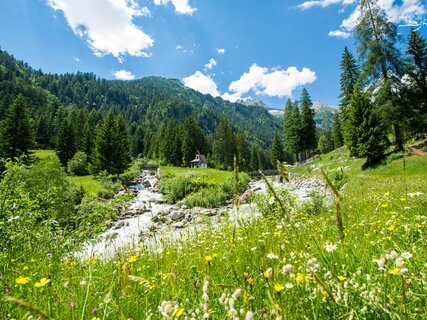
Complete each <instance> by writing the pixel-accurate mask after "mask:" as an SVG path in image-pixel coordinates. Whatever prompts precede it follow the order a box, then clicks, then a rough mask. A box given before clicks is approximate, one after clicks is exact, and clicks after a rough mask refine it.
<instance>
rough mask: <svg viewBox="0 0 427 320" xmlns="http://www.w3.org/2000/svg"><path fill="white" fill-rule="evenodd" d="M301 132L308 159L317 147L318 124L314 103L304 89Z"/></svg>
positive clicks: (302, 143) (301, 101) (302, 145)
mask: <svg viewBox="0 0 427 320" xmlns="http://www.w3.org/2000/svg"><path fill="white" fill-rule="evenodd" d="M300 105H301V130H300V145H301V148H302V151H303V152H304V153H305V155H306V157H307V156H308V155H309V154H310V152H311V151H312V150H314V149H316V147H317V138H316V122H315V121H314V109H313V108H312V107H313V102H312V101H311V98H310V95H309V94H308V91H307V90H306V89H305V88H304V89H303V90H302V93H301V100H300Z"/></svg>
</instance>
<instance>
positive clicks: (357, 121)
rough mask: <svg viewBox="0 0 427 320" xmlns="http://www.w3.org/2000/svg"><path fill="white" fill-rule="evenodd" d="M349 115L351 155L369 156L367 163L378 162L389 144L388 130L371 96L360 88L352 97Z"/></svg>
mask: <svg viewBox="0 0 427 320" xmlns="http://www.w3.org/2000/svg"><path fill="white" fill-rule="evenodd" d="M348 117H349V124H350V126H349V128H352V129H351V133H350V134H349V137H351V139H350V145H349V146H348V147H349V150H350V155H352V156H356V157H367V161H366V163H367V165H371V164H373V163H375V162H377V161H378V160H379V159H380V158H381V157H382V155H383V154H384V151H385V150H386V148H387V146H388V140H387V136H386V131H385V130H384V127H383V126H382V124H381V121H380V120H379V118H378V115H377V114H376V113H375V112H374V106H373V104H372V103H371V101H370V98H369V96H368V95H367V94H366V93H363V92H361V91H360V89H358V88H356V89H355V91H354V93H353V96H352V98H351V101H350V107H349V114H348Z"/></svg>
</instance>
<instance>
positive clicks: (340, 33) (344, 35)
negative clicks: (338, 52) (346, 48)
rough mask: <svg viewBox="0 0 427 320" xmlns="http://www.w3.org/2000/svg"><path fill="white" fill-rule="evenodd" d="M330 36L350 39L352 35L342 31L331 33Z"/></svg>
mask: <svg viewBox="0 0 427 320" xmlns="http://www.w3.org/2000/svg"><path fill="white" fill-rule="evenodd" d="M328 35H329V36H330V37H336V38H343V39H348V38H350V36H351V33H350V32H346V31H341V30H334V31H329V33H328Z"/></svg>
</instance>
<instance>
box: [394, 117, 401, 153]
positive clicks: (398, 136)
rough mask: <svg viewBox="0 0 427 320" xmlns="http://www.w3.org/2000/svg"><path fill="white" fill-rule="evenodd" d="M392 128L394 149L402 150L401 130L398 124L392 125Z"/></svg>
mask: <svg viewBox="0 0 427 320" xmlns="http://www.w3.org/2000/svg"><path fill="white" fill-rule="evenodd" d="M393 128H394V151H395V152H396V151H402V150H403V137H402V130H401V129H400V126H399V125H398V124H396V123H395V124H394V125H393Z"/></svg>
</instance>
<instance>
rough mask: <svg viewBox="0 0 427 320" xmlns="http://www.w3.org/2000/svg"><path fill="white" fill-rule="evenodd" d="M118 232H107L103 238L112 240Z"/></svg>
mask: <svg viewBox="0 0 427 320" xmlns="http://www.w3.org/2000/svg"><path fill="white" fill-rule="evenodd" d="M118 235H119V234H118V233H117V232H112V233H109V234H107V235H106V236H105V240H107V241H108V240H114V239H116V238H117V236H118Z"/></svg>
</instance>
